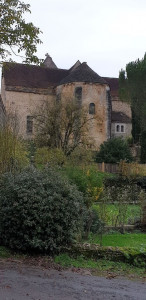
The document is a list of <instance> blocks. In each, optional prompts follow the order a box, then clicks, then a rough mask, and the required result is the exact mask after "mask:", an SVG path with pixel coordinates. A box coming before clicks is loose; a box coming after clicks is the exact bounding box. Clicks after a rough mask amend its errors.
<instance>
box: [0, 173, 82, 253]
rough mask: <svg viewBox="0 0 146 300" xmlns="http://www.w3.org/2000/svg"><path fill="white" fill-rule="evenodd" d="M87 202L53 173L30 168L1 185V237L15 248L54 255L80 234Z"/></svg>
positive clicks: (5, 177)
mask: <svg viewBox="0 0 146 300" xmlns="http://www.w3.org/2000/svg"><path fill="white" fill-rule="evenodd" d="M84 209H85V206H84V201H83V196H82V193H80V192H79V191H78V190H77V188H76V186H74V185H70V184H69V183H68V181H67V180H65V179H62V178H61V177H60V176H59V175H58V173H57V172H56V171H54V170H51V169H47V170H45V171H43V172H41V171H38V170H36V169H27V170H25V171H23V172H22V173H20V174H18V175H16V176H15V177H13V176H12V175H11V174H6V175H4V176H3V178H2V179H1V182H0V238H1V242H2V243H3V244H4V245H6V246H9V247H10V248H12V249H20V250H23V251H26V250H27V251H34V250H36V251H41V252H48V253H54V252H57V251H59V250H60V249H61V247H62V246H66V245H68V244H71V243H72V242H73V240H74V238H75V236H76V234H79V233H80V230H81V227H82V225H83V224H82V223H83V214H84Z"/></svg>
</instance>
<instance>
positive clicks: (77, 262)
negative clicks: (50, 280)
mask: <svg viewBox="0 0 146 300" xmlns="http://www.w3.org/2000/svg"><path fill="white" fill-rule="evenodd" d="M55 262H56V263H59V264H61V265H62V266H63V267H75V268H88V269H90V270H91V271H92V274H93V275H107V276H108V275H109V278H110V276H111V278H112V276H113V277H115V276H116V275H120V276H121V275H124V276H129V277H130V275H132V278H133V277H137V276H141V277H142V276H145V268H144V267H136V266H132V265H129V264H127V263H124V262H117V261H116V262H114V261H109V260H105V259H98V260H94V259H87V258H85V257H84V256H83V255H80V256H77V257H76V258H74V257H72V256H69V255H68V254H60V255H58V256H56V257H55ZM105 271H107V272H108V273H105ZM111 272H112V274H111Z"/></svg>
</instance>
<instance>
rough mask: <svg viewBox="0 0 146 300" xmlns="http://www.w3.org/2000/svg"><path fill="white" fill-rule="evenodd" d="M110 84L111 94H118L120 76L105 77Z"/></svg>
mask: <svg viewBox="0 0 146 300" xmlns="http://www.w3.org/2000/svg"><path fill="white" fill-rule="evenodd" d="M103 78H104V79H105V81H106V82H107V83H108V85H109V86H110V90H111V95H112V96H118V95H119V93H118V91H119V78H111V77H103Z"/></svg>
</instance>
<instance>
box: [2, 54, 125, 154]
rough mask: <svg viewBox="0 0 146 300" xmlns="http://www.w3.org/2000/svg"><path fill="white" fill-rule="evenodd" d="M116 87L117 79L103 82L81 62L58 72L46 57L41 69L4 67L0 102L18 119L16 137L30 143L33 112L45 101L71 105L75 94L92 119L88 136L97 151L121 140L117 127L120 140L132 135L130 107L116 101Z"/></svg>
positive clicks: (48, 57)
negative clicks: (118, 128)
mask: <svg viewBox="0 0 146 300" xmlns="http://www.w3.org/2000/svg"><path fill="white" fill-rule="evenodd" d="M117 84H118V79H117V78H107V77H106V78H102V77H100V76H99V75H98V74H97V73H95V72H94V71H93V70H92V69H91V68H90V67H89V66H88V65H87V64H86V63H82V64H81V63H80V61H77V62H76V63H75V64H74V65H73V66H72V67H71V68H70V69H69V70H64V69H58V68H57V66H56V65H55V64H54V62H53V61H52V58H50V56H49V55H47V57H46V59H45V61H44V66H43V67H37V66H27V65H22V64H8V63H7V64H6V65H5V66H4V68H3V74H2V88H1V93H2V102H3V105H4V107H5V109H6V112H13V113H14V114H16V115H17V117H18V120H19V134H20V135H21V136H22V137H23V138H24V139H30V138H33V136H34V134H35V131H34V128H33V114H34V111H36V109H38V107H41V106H42V105H43V103H44V101H48V102H49V103H51V102H53V101H56V99H60V100H61V101H70V100H71V99H73V98H75V97H76V91H77V90H78V91H80V97H81V104H82V105H83V106H84V107H85V108H86V109H87V113H88V116H89V119H90V117H91V120H90V121H89V126H88V136H89V137H90V138H92V139H93V141H94V142H93V144H94V145H93V146H94V149H98V148H99V146H100V144H101V143H103V142H104V141H106V140H108V139H109V138H110V137H111V136H119V135H120V136H121V134H120V132H115V128H116V125H117V124H121V125H124V126H125V127H124V131H123V132H122V136H128V135H130V134H131V110H130V106H128V105H127V104H125V103H122V102H121V101H119V100H118V86H117ZM115 113H122V114H123V116H124V119H122V118H121V117H120V120H116V119H115ZM93 115H94V118H93ZM125 116H126V117H125ZM116 117H117V116H116ZM121 120H122V121H124V122H121Z"/></svg>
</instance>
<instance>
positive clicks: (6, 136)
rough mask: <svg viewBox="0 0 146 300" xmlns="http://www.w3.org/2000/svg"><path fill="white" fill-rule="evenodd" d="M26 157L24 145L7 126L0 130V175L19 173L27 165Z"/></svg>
mask: <svg viewBox="0 0 146 300" xmlns="http://www.w3.org/2000/svg"><path fill="white" fill-rule="evenodd" d="M27 155H28V153H27V151H26V148H25V146H24V143H23V142H22V141H21V140H20V139H18V138H17V136H16V135H15V133H14V132H13V131H12V130H10V128H9V127H8V126H5V127H4V128H3V129H1V130H0V174H2V173H4V172H9V171H11V172H15V171H18V170H19V171H20V170H21V169H22V168H23V167H25V166H26V165H28V163H29V160H28V158H27Z"/></svg>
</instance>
